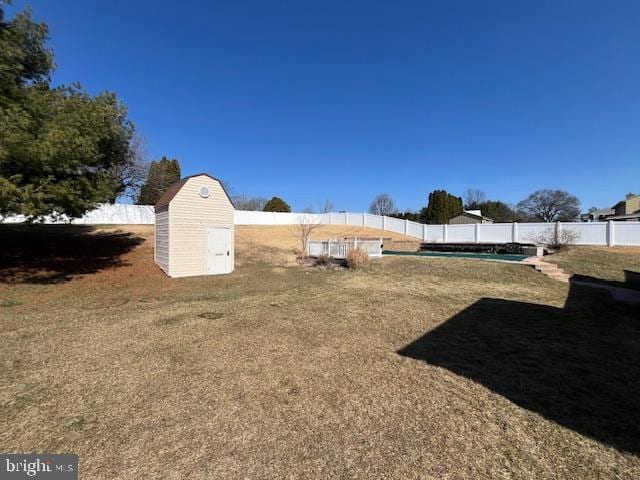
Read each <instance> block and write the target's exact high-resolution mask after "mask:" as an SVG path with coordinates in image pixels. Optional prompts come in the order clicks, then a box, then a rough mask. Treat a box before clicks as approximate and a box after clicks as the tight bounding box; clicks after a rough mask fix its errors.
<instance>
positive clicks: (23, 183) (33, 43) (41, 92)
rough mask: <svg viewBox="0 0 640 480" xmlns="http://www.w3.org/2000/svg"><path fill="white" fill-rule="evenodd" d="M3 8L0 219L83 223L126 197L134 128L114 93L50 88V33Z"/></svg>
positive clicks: (76, 87)
mask: <svg viewBox="0 0 640 480" xmlns="http://www.w3.org/2000/svg"><path fill="white" fill-rule="evenodd" d="M6 4H7V2H6V1H4V2H3V1H0V215H10V214H23V215H26V216H27V217H28V218H29V219H31V220H33V219H37V218H39V217H41V216H43V215H47V214H51V213H58V214H67V215H69V216H72V217H77V216H80V215H82V214H83V213H84V212H85V211H87V210H89V209H91V208H94V207H95V205H96V204H97V203H100V202H108V201H110V200H112V199H113V198H115V197H116V196H118V195H119V194H120V193H122V191H123V190H124V188H125V186H124V184H123V181H122V180H121V178H120V177H119V176H118V174H117V172H121V171H122V170H123V169H125V168H126V167H127V166H128V165H130V164H131V163H132V162H133V161H134V155H133V153H132V149H131V140H132V138H133V136H134V127H133V124H132V123H131V122H130V121H129V120H128V119H127V110H126V107H125V106H124V104H123V103H122V102H120V101H119V100H118V99H117V97H116V96H115V94H113V93H108V92H106V93H101V94H99V95H97V96H91V95H89V94H88V93H87V92H86V91H84V90H82V89H81V87H80V86H79V85H77V84H74V85H73V86H71V87H65V86H60V87H56V88H54V87H52V86H51V85H50V76H51V73H52V71H53V67H54V60H53V53H52V51H51V50H50V49H49V47H48V46H47V39H48V28H47V25H46V24H44V23H35V22H34V21H33V20H32V18H31V13H30V12H29V11H28V10H27V11H25V12H22V13H18V14H17V15H16V16H15V17H14V18H13V19H12V20H10V21H7V20H6V19H5V15H4V8H3V6H4V5H6Z"/></svg>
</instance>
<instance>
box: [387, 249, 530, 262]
mask: <svg viewBox="0 0 640 480" xmlns="http://www.w3.org/2000/svg"><path fill="white" fill-rule="evenodd" d="M382 254H383V255H407V256H417V257H453V258H476V259H481V260H508V261H511V262H520V261H522V260H524V259H525V258H527V255H515V254H510V253H462V252H460V253H449V252H396V251H395V250H384V251H383V252H382Z"/></svg>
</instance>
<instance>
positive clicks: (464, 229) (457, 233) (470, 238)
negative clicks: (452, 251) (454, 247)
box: [447, 224, 476, 243]
mask: <svg viewBox="0 0 640 480" xmlns="http://www.w3.org/2000/svg"><path fill="white" fill-rule="evenodd" d="M475 237H476V226H475V225H474V224H467V225H447V242H463V243H471V242H474V241H475Z"/></svg>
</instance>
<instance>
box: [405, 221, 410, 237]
mask: <svg viewBox="0 0 640 480" xmlns="http://www.w3.org/2000/svg"><path fill="white" fill-rule="evenodd" d="M408 231H409V220H406V219H405V221H404V234H405V235H407V232H408Z"/></svg>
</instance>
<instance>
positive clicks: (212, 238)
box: [207, 227, 231, 275]
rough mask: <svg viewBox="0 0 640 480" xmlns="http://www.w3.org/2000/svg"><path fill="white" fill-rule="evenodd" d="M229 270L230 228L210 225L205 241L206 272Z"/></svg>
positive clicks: (227, 271)
mask: <svg viewBox="0 0 640 480" xmlns="http://www.w3.org/2000/svg"><path fill="white" fill-rule="evenodd" d="M229 272H231V229H230V228H224V227H210V228H209V238H208V243H207V273H208V274H210V275H215V274H218V273H229Z"/></svg>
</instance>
